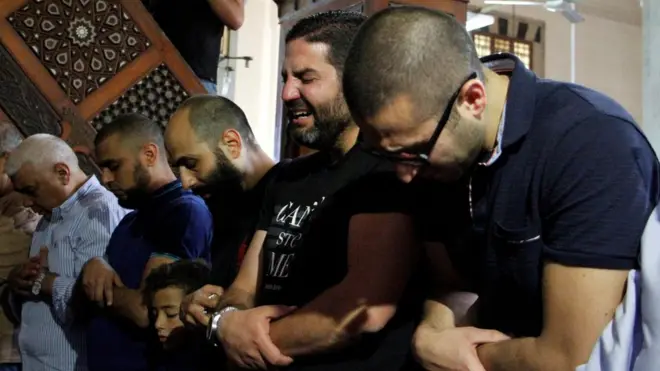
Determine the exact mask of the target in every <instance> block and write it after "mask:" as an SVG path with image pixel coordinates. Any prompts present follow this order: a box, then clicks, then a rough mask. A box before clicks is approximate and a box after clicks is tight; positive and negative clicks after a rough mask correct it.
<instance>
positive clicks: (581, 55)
mask: <svg viewBox="0 0 660 371" xmlns="http://www.w3.org/2000/svg"><path fill="white" fill-rule="evenodd" d="M470 4H471V5H477V6H479V5H483V0H471V1H470ZM511 8H512V7H510V6H502V7H501V8H499V9H498V12H500V13H505V14H506V13H508V14H511V13H512V9H511ZM515 13H516V15H519V16H522V17H527V18H532V19H536V20H539V21H543V22H545V35H544V37H545V53H544V54H545V61H544V62H545V63H544V77H546V78H550V79H556V80H564V81H570V78H571V67H570V25H569V23H568V21H567V20H566V19H565V18H564V17H563V16H562V15H561V14H558V13H553V12H549V11H547V10H545V9H543V8H542V7H532V6H517V7H515ZM584 17H585V21H584V22H583V23H579V24H577V26H576V58H575V60H576V72H575V81H576V83H578V84H581V85H585V86H587V87H590V88H593V89H596V90H599V91H601V92H603V93H605V94H607V95H609V96H611V97H612V98H614V99H615V100H617V101H618V102H619V103H621V104H622V105H623V106H624V107H625V108H626V109H628V111H630V113H631V114H632V115H633V116H634V117H635V119H636V120H637V122H638V123H640V124H641V122H642V28H641V27H640V26H635V25H631V24H627V23H622V22H614V21H611V20H609V19H605V18H599V17H595V16H591V15H589V14H584Z"/></svg>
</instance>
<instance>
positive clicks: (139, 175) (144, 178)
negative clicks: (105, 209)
mask: <svg viewBox="0 0 660 371" xmlns="http://www.w3.org/2000/svg"><path fill="white" fill-rule="evenodd" d="M133 179H134V182H135V186H134V187H133V188H131V189H127V190H125V191H123V193H124V197H121V198H117V201H118V202H119V206H121V207H123V208H125V209H133V210H137V209H139V208H140V207H142V206H144V204H145V203H146V202H147V201H148V200H149V199H150V198H151V192H149V182H151V176H150V175H149V172H147V169H145V168H144V167H143V166H142V165H140V164H139V163H138V164H136V165H135V169H134V170H133Z"/></svg>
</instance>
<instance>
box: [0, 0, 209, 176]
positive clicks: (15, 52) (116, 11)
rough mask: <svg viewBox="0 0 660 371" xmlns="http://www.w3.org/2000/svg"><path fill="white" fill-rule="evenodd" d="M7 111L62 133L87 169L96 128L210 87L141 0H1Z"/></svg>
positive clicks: (17, 121) (0, 97)
mask: <svg viewBox="0 0 660 371" xmlns="http://www.w3.org/2000/svg"><path fill="white" fill-rule="evenodd" d="M0 44H1V45H0V108H1V110H0V119H4V120H10V121H11V122H12V123H13V124H14V125H16V126H17V127H18V128H19V129H20V131H21V132H22V133H23V134H24V135H26V136H28V135H32V134H35V133H49V134H53V135H57V136H60V137H61V138H63V139H65V140H66V141H67V142H68V143H69V144H70V145H71V146H72V147H73V148H74V150H75V151H76V153H77V154H78V155H79V158H80V159H81V165H82V166H83V168H84V169H85V170H86V171H88V172H92V171H96V167H95V166H94V165H93V162H92V161H91V160H90V158H89V157H88V155H89V154H90V153H91V150H92V144H93V139H94V136H95V134H96V129H99V128H100V127H102V126H103V125H105V124H107V123H108V122H110V121H111V120H112V119H113V118H114V117H116V116H117V115H119V114H122V113H128V112H139V113H142V114H144V115H146V116H149V117H150V118H152V119H154V120H156V121H157V122H159V123H161V124H162V125H165V124H166V123H167V120H168V118H169V116H170V115H171V114H172V112H173V111H174V110H175V109H176V108H177V107H178V105H179V104H180V103H181V102H182V101H183V100H184V99H186V97H188V96H189V95H191V94H196V93H204V92H205V90H204V88H203V86H202V85H201V83H200V82H199V80H198V79H197V78H196V77H195V75H194V74H193V73H192V71H190V69H189V67H188V66H187V65H186V63H185V62H184V61H183V59H182V58H181V56H180V55H179V54H178V52H177V51H176V49H175V48H174V47H173V46H172V44H171V43H170V42H169V40H168V39H167V38H166V37H165V35H164V34H163V32H162V31H161V30H160V28H159V27H158V25H157V24H156V23H155V21H154V20H153V19H152V18H151V16H150V15H149V13H148V12H147V11H146V9H145V8H144V7H143V6H142V3H141V2H140V1H139V0H1V1H0Z"/></svg>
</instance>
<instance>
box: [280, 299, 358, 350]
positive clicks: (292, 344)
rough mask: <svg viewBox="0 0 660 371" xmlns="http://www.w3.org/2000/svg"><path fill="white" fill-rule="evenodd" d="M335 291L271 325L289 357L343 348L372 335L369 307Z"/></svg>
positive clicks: (281, 347)
mask: <svg viewBox="0 0 660 371" xmlns="http://www.w3.org/2000/svg"><path fill="white" fill-rule="evenodd" d="M341 291H342V290H338V289H337V288H332V289H330V290H328V291H326V292H325V293H323V294H322V295H321V296H319V297H317V298H316V299H315V300H313V301H312V302H310V303H309V304H308V305H306V306H305V307H303V308H301V309H299V310H297V311H295V312H293V313H292V314H290V315H288V316H286V317H283V318H282V319H280V320H277V321H275V322H273V323H271V326H270V337H271V340H272V341H273V343H274V344H275V345H276V346H277V347H278V348H279V349H280V351H281V352H282V354H285V355H287V356H291V357H293V356H299V355H305V354H313V353H319V352H323V351H327V350H330V349H334V348H339V347H342V346H343V345H346V344H347V343H349V342H350V341H351V340H352V338H354V337H355V336H357V335H359V334H361V333H363V332H366V331H368V330H367V329H368V324H367V323H368V322H369V321H368V307H367V305H366V304H359V303H358V301H357V300H355V301H353V300H350V299H349V298H345V297H342V295H341Z"/></svg>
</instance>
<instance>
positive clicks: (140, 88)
mask: <svg viewBox="0 0 660 371" xmlns="http://www.w3.org/2000/svg"><path fill="white" fill-rule="evenodd" d="M188 96H189V95H188V93H187V92H186V90H185V89H184V88H183V87H182V86H181V84H179V82H178V81H177V79H176V78H175V77H174V75H173V74H172V72H171V71H170V70H169V69H168V68H167V66H165V65H162V64H161V65H160V66H158V67H157V68H156V69H155V70H153V71H151V72H150V73H149V74H148V75H146V76H145V77H144V78H142V80H140V81H138V82H137V83H136V84H135V85H133V86H132V87H131V88H130V89H128V90H127V91H126V92H125V93H124V94H123V95H122V96H121V97H119V99H117V100H116V101H115V102H113V103H112V104H111V105H110V106H108V107H107V108H106V109H104V110H103V111H101V112H100V113H99V114H98V115H97V116H96V117H95V118H94V120H92V126H93V127H94V128H95V129H96V130H100V129H101V128H102V127H103V125H106V124H108V123H110V122H112V120H114V119H115V118H116V117H117V116H119V115H122V114H126V113H140V114H142V115H144V116H147V117H149V118H150V119H152V120H153V121H155V122H157V123H159V124H160V125H161V126H162V127H163V128H164V127H165V126H166V125H167V122H168V121H169V119H170V116H172V114H173V113H174V111H176V109H177V108H178V107H179V105H180V104H181V103H183V101H184V100H186V98H188Z"/></svg>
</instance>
